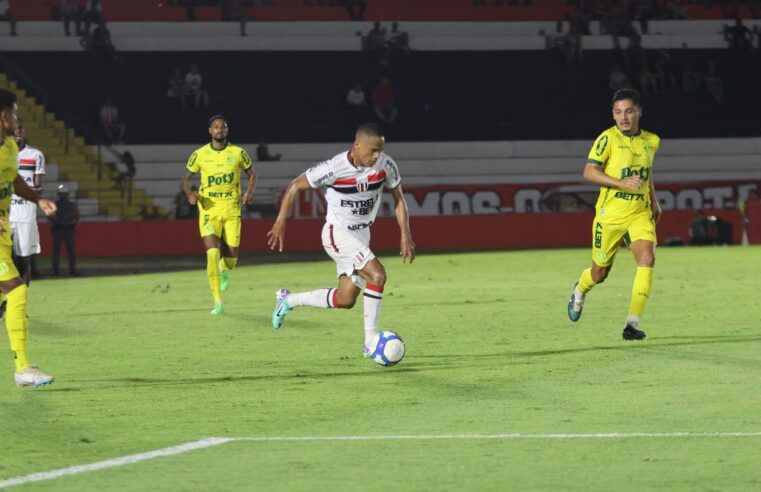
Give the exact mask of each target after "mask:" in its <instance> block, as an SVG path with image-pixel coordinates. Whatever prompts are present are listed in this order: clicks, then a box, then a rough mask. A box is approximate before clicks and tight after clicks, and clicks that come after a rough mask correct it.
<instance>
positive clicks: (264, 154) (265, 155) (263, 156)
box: [256, 140, 282, 161]
mask: <svg viewBox="0 0 761 492" xmlns="http://www.w3.org/2000/svg"><path fill="white" fill-rule="evenodd" d="M280 157H282V156H281V155H280V154H275V155H272V154H270V149H269V147H268V146H267V142H265V141H264V140H262V141H261V142H259V145H258V146H257V147H256V158H257V160H259V161H279V160H280Z"/></svg>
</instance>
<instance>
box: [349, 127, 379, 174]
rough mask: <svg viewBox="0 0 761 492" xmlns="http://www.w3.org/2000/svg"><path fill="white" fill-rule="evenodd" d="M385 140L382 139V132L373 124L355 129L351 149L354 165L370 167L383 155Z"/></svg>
mask: <svg viewBox="0 0 761 492" xmlns="http://www.w3.org/2000/svg"><path fill="white" fill-rule="evenodd" d="M385 143H386V139H385V138H384V137H383V130H381V128H380V126H378V125H376V124H375V123H364V124H362V125H360V126H359V128H357V133H356V134H355V135H354V146H353V148H352V157H354V163H355V164H357V165H358V166H365V167H370V166H373V165H375V162H376V161H377V160H378V159H379V158H380V155H381V153H383V146H384V145H385Z"/></svg>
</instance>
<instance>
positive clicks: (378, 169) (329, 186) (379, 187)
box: [267, 123, 415, 356]
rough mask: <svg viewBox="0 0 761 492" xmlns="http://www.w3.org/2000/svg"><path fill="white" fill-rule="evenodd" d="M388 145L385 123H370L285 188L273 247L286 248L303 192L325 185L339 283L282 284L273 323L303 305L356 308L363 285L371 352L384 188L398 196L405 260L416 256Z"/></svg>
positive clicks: (326, 234)
mask: <svg viewBox="0 0 761 492" xmlns="http://www.w3.org/2000/svg"><path fill="white" fill-rule="evenodd" d="M384 144H385V139H384V137H383V132H382V131H381V129H380V127H378V125H376V124H374V123H365V124H363V125H361V126H360V127H359V128H358V129H357V133H356V135H355V140H354V145H353V146H352V148H351V149H350V150H349V151H347V152H342V153H340V154H338V155H337V156H335V157H333V158H332V159H329V160H327V161H324V162H321V163H320V164H318V165H316V166H314V167H312V168H310V169H307V171H306V172H305V173H303V174H302V175H301V176H299V177H298V178H296V179H294V180H293V181H292V182H291V184H290V185H288V188H287V189H286V190H285V194H284V195H283V201H282V204H281V205H280V212H279V213H278V216H277V219H276V220H275V224H274V225H273V226H272V230H270V231H269V232H268V233H267V236H268V237H269V239H268V244H269V246H270V248H271V249H273V250H274V249H277V250H278V251H283V246H284V240H285V223H286V220H287V218H288V215H289V214H290V211H291V208H292V207H293V204H294V202H295V201H296V197H297V196H298V194H299V193H300V192H302V191H304V190H308V189H310V188H325V189H326V190H325V198H326V200H327V203H328V207H327V208H328V211H327V216H326V218H325V220H326V222H325V226H324V227H323V229H322V246H323V248H325V251H326V252H327V253H328V255H330V257H331V258H333V261H335V262H336V270H337V274H338V287H337V288H331V289H318V290H313V291H311V292H298V293H295V292H293V293H292V292H290V291H288V290H286V289H280V290H279V291H277V292H276V293H275V296H276V304H275V310H274V312H273V313H272V326H273V327H274V328H280V326H281V325H282V324H283V319H284V318H285V316H286V314H288V313H289V312H290V311H291V310H293V309H294V308H297V307H300V306H313V307H320V308H344V309H351V308H352V307H354V303H355V302H356V300H357V297H358V296H359V293H360V291H361V290H362V289H363V288H364V290H365V295H364V308H365V321H364V323H365V326H364V328H365V343H364V353H365V356H366V355H367V353H368V347H369V344H370V341H371V340H372V339H373V337H374V336H375V335H376V334H377V333H378V317H379V315H380V308H381V300H382V298H383V287H384V285H385V284H386V270H385V269H384V268H383V265H382V264H381V262H380V261H378V259H377V258H376V257H375V255H374V254H373V252H372V251H371V250H370V226H371V225H372V223H373V221H374V220H375V216H376V215H377V213H378V209H379V208H380V203H381V194H382V193H383V188H384V187H386V188H388V189H389V190H390V193H391V196H393V197H394V210H395V212H396V220H397V222H398V223H399V229H400V230H401V244H400V253H399V254H400V255H401V257H402V263H406V262H407V259H408V258H409V260H410V263H412V262H413V261H414V259H415V243H414V242H413V241H412V234H411V233H410V223H409V212H408V210H407V203H406V202H405V201H404V195H403V194H402V186H401V176H400V175H399V168H398V167H397V166H396V163H395V162H394V160H393V159H391V157H389V156H387V155H386V154H384V153H383V147H384Z"/></svg>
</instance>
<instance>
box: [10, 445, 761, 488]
mask: <svg viewBox="0 0 761 492" xmlns="http://www.w3.org/2000/svg"><path fill="white" fill-rule="evenodd" d="M648 437H650V438H716V437H718V438H722V437H723V438H727V437H761V432H629V433H627V432H620V433H608V434H428V435H425V434H423V435H414V434H411V435H404V434H403V435H397V436H269V437H268V436H261V437H209V438H206V439H201V440H199V441H191V442H187V443H185V444H180V445H177V446H171V447H168V448H161V449H156V450H154V451H148V452H146V453H139V454H131V455H128V456H122V457H120V458H114V459H110V460H105V461H96V462H95V463H90V464H87V465H76V466H70V467H68V468H59V469H58V470H50V471H46V472H39V473H32V474H30V475H22V476H20V477H14V478H8V479H6V480H0V489H4V488H8V487H12V486H14V485H23V484H27V483H32V482H41V481H44V480H52V479H55V478H60V477H65V476H69V475H79V474H80V473H86V472H91V471H97V470H104V469H106V468H114V467H117V466H124V465H130V464H133V463H139V462H141V461H148V460H152V459H156V458H161V457H163V456H172V455H176V454H182V453H187V452H189V451H195V450H198V449H204V448H210V447H213V446H219V445H221V444H226V443H230V442H309V441H404V440H421V441H427V440H435V439H441V440H479V439H481V440H482V439H497V440H499V439H502V440H510V439H548V440H552V439H630V438H648Z"/></svg>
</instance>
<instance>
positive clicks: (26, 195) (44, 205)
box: [13, 174, 58, 216]
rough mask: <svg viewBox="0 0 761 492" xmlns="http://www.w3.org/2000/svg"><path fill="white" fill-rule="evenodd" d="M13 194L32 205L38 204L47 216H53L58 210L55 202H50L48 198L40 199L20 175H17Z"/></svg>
mask: <svg viewBox="0 0 761 492" xmlns="http://www.w3.org/2000/svg"><path fill="white" fill-rule="evenodd" d="M13 192H14V193H15V194H17V195H18V196H20V197H21V198H23V199H24V200H29V201H30V202H32V203H36V204H37V205H38V206H39V207H40V208H41V209H42V211H43V212H45V215H48V216H50V215H53V214H55V211H56V210H57V209H58V207H56V204H55V202H54V201H52V200H48V199H47V198H40V197H38V196H37V193H35V192H34V190H33V189H31V188H30V187H29V185H27V184H26V181H24V178H22V177H21V176H19V175H18V174H17V175H16V179H14V180H13Z"/></svg>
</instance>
